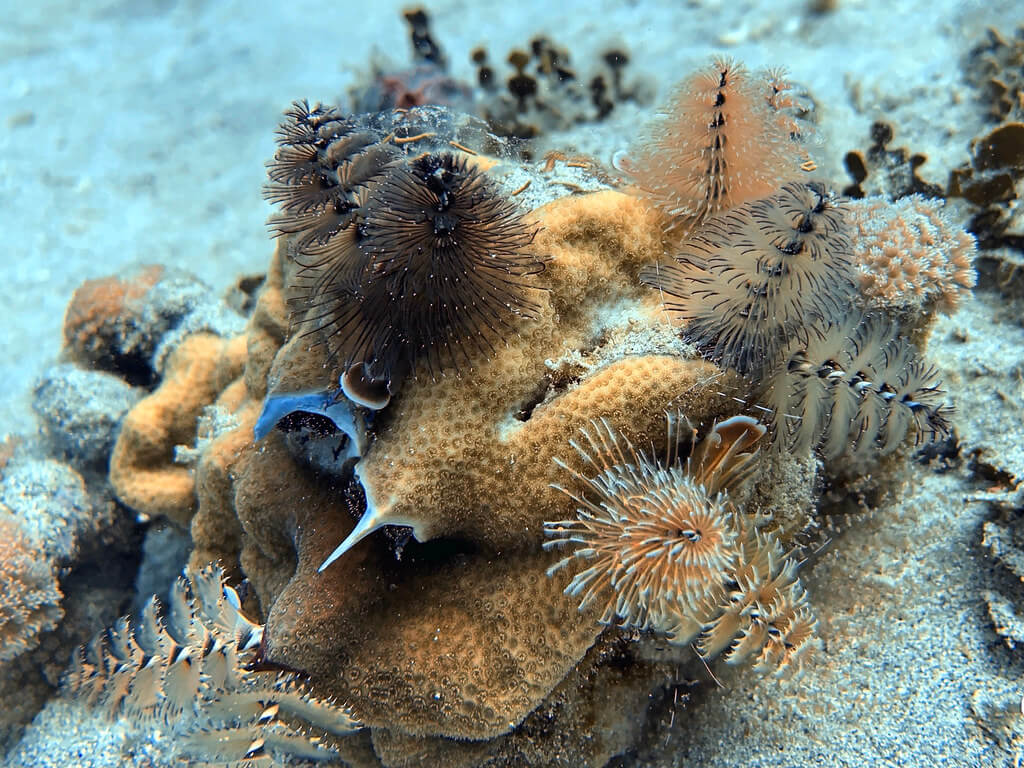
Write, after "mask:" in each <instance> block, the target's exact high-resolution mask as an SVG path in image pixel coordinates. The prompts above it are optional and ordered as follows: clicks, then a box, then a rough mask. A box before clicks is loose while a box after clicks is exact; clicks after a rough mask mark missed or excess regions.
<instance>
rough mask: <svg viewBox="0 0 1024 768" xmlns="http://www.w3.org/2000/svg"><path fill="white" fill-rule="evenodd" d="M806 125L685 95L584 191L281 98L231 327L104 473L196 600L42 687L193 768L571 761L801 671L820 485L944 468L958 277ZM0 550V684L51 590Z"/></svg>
mask: <svg viewBox="0 0 1024 768" xmlns="http://www.w3.org/2000/svg"><path fill="white" fill-rule="evenodd" d="M419 22H420V23H419V26H418V29H419V32H418V34H419V39H420V40H421V44H420V48H422V49H423V50H426V51H432V50H433V48H432V47H431V45H428V43H429V42H430V38H429V31H428V30H427V29H426V28H425V26H424V24H425V21H424V20H422V19H420V20H419ZM551 50H552V51H553V50H554V49H551ZM538 51H539V52H535V53H537V55H538V56H540V57H541V58H543V55H542V54H545V51H546V52H547V54H550V55H548V60H549V63H551V62H554V64H552V66H553V67H554V66H555V65H556V64H557V66H558V67H562V66H564V64H565V58H564V57H563V58H558V57H557V56H556V57H554V58H552V57H553V56H554V54H551V51H548V49H545V48H543V47H541V48H540V49H538ZM434 58H435V59H436V58H437V57H436V56H435V57H434ZM478 58H479V59H480V61H481V62H482V61H484V60H485V57H483V56H482V55H481V56H480V57H478ZM441 60H442V61H443V59H441ZM528 60H529V58H528V57H527V59H526V60H524V61H517V66H519V65H521V66H519V69H523V68H524V67H525V66H526V64H527V61H528ZM429 61H431V60H428V63H429ZM615 61H616V62H619V59H618V58H616V59H615ZM434 65H435V66H436V65H437V64H436V62H434ZM481 66H483V65H481ZM555 69H557V67H555ZM555 69H552V71H555ZM488 71H489V72H490V69H488ZM566 71H568V70H566ZM616 71H618V70H616ZM520 74H521V73H520ZM491 76H492V77H493V72H492V73H491ZM481 77H483V73H482V72H481ZM489 82H490V81H489ZM524 98H525V97H524ZM510 108H511V107H510ZM810 110H811V106H810V103H809V101H808V100H807V99H806V98H804V97H803V96H801V95H800V94H799V92H798V90H797V89H795V88H793V87H791V86H790V85H789V84H788V83H787V81H786V79H785V77H784V76H783V75H782V74H781V73H780V72H767V73H762V74H756V75H755V74H750V73H748V72H746V71H745V70H744V69H743V68H742V67H740V66H739V65H737V64H736V63H734V62H730V61H727V60H715V61H714V62H712V63H711V64H709V65H708V66H707V67H705V68H704V69H703V70H701V71H700V72H698V73H696V74H695V75H693V76H692V77H691V78H690V79H688V80H687V81H685V82H684V83H683V84H681V85H680V86H679V87H678V88H677V89H676V90H675V92H674V93H673V95H672V96H671V98H670V99H669V101H668V103H667V105H666V106H665V107H664V109H663V110H662V111H661V112H660V113H659V114H658V115H657V116H656V117H655V118H654V119H653V120H652V122H651V123H650V125H649V126H648V127H647V128H646V129H644V131H643V132H642V133H641V134H640V135H639V137H638V138H637V139H636V141H635V143H634V145H633V147H632V148H631V149H630V150H628V151H627V152H625V153H623V154H622V155H621V156H620V157H619V158H618V159H617V162H616V166H617V169H618V171H619V172H620V173H621V174H622V177H621V178H619V179H614V180H613V179H611V177H610V176H609V174H608V173H607V172H593V171H592V170H591V169H594V168H596V167H597V163H596V161H591V162H590V163H569V164H565V166H564V168H559V166H558V158H559V157H561V155H557V154H556V155H552V158H551V161H550V162H548V163H547V164H546V165H535V164H533V163H528V162H525V161H524V160H523V159H522V157H523V156H522V155H521V154H518V153H517V152H515V151H513V150H512V148H511V147H510V145H508V144H507V143H505V142H504V140H502V139H500V138H499V137H498V136H497V135H494V134H492V133H491V131H490V130H489V128H488V126H487V125H486V124H484V123H482V122H481V121H479V120H478V119H475V118H471V117H468V116H465V115H460V114H458V113H456V112H453V111H450V110H448V109H446V108H444V107H438V106H433V107H430V106H415V107H411V108H408V109H406V108H400V109H396V110H391V109H387V110H385V111H383V112H378V113H370V114H352V115H347V114H344V113H343V112H341V111H340V110H338V109H334V108H330V107H325V106H320V105H309V104H307V103H306V102H296V103H295V104H294V105H293V106H292V107H291V108H290V109H289V110H288V111H287V112H286V113H285V120H284V122H283V123H282V125H281V127H280V129H279V130H278V145H279V147H278V150H277V153H276V155H275V156H274V158H273V159H272V160H271V162H270V163H269V165H268V169H269V184H268V186H267V188H266V197H267V199H268V200H270V201H271V202H272V203H274V204H275V205H276V206H277V213H276V214H275V215H274V217H273V218H272V219H271V222H270V226H271V229H272V232H273V234H274V235H275V237H276V242H277V250H276V253H275V255H274V258H273V260H272V261H271V264H270V267H269V270H268V273H267V276H266V279H265V281H264V282H263V284H262V287H261V288H260V289H259V292H258V294H256V297H255V301H254V306H253V307H252V309H251V313H250V316H249V321H248V327H247V328H246V330H245V331H244V332H243V333H241V334H239V335H236V336H234V337H233V338H229V339H225V338H219V337H218V336H216V335H214V334H212V333H209V332H196V333H193V334H192V335H189V336H187V337H185V338H184V339H183V340H182V341H181V343H180V344H178V346H177V347H176V348H175V349H174V350H173V351H171V352H170V353H169V354H168V356H167V357H166V360H165V362H164V364H163V365H162V367H161V369H160V371H161V379H160V382H159V386H158V387H157V388H156V389H155V390H154V391H153V392H152V393H151V394H150V395H149V396H148V397H146V398H144V399H143V400H141V401H140V402H138V403H137V404H135V405H134V406H133V407H132V409H131V410H130V411H129V413H128V415H127V416H126V418H125V419H124V423H123V427H122V429H121V433H120V436H119V438H118V441H117V445H116V446H115V448H114V450H113V455H112V459H111V466H110V479H111V482H112V484H113V487H114V489H115V491H116V493H117V494H118V496H119V497H120V498H121V499H122V500H123V501H125V502H126V503H127V504H128V505H129V506H131V507H132V509H134V510H136V511H137V512H138V513H141V514H149V515H158V514H162V515H166V516H168V517H170V518H172V519H174V520H176V521H178V522H179V523H180V524H182V525H187V526H189V528H190V531H191V537H192V543H193V550H192V554H191V560H190V564H189V571H188V572H189V574H190V577H189V580H188V581H184V580H183V581H180V582H179V583H178V584H177V585H176V586H175V588H174V590H173V591H172V594H171V597H170V599H169V604H168V606H167V607H166V608H165V609H163V610H159V609H158V607H157V604H156V603H152V604H151V605H150V606H149V607H148V608H147V609H146V611H145V613H144V615H143V616H142V618H141V619H140V620H138V621H136V622H135V623H134V625H132V624H130V623H129V622H128V621H127V620H123V621H122V622H120V623H119V624H117V625H116V626H115V627H114V628H112V629H111V630H109V631H108V632H107V633H106V634H105V635H104V636H102V637H100V638H98V639H97V640H96V641H94V642H93V643H92V644H90V645H89V646H88V648H87V649H86V650H83V651H82V652H81V653H79V654H78V655H77V656H76V659H75V663H74V665H73V669H72V671H71V673H70V674H69V677H68V680H67V684H66V685H67V687H68V688H69V689H70V690H71V691H75V692H78V693H80V694H81V695H83V696H85V697H86V698H87V699H88V700H89V701H94V702H96V703H99V704H102V705H103V706H104V707H105V708H106V711H108V712H109V713H110V714H111V715H112V716H119V717H124V718H128V719H130V720H132V721H133V722H135V723H136V724H137V725H138V726H139V727H140V728H142V727H150V728H156V727H157V726H158V725H159V726H160V727H161V728H164V729H170V730H171V731H173V733H174V738H175V739H176V743H177V748H176V749H177V752H178V753H179V754H180V755H182V756H185V757H192V758H196V759H202V760H207V761H221V762H232V764H242V763H244V764H246V765H249V764H268V765H269V764H276V763H277V762H279V761H285V760H288V759H291V758H301V759H304V760H322V759H337V758H339V757H341V758H342V759H344V760H351V761H352V762H353V763H358V764H383V765H388V766H392V765H394V766H398V765H409V764H412V763H414V762H415V763H418V762H419V761H423V760H426V761H427V762H431V763H432V764H438V765H476V764H482V763H487V764H495V765H506V764H544V763H546V762H548V761H550V760H551V759H553V756H554V755H557V754H561V752H562V751H564V750H566V749H571V750H572V753H573V754H574V755H575V756H576V758H577V759H578V761H579V764H581V765H582V764H586V765H603V764H604V763H605V762H607V761H608V760H609V759H610V758H611V757H612V756H614V755H616V754H619V753H621V752H622V751H623V750H625V749H627V748H628V747H629V746H630V744H631V743H632V741H633V740H634V739H635V738H636V737H637V736H638V733H639V728H640V727H641V726H640V725H639V723H642V719H643V718H642V713H643V712H644V709H645V707H646V706H647V702H648V700H649V697H650V696H651V695H652V694H653V695H657V694H658V693H659V692H660V691H664V690H666V689H667V688H668V686H670V685H672V684H673V682H674V681H676V680H677V675H678V674H679V673H678V669H679V664H680V662H681V661H683V660H686V659H694V658H697V659H700V660H701V661H704V662H706V663H712V662H713V660H714V659H716V658H717V657H721V658H723V659H724V660H725V661H726V662H730V663H733V662H741V661H744V660H748V661H751V662H752V664H753V666H754V668H755V669H756V670H757V671H759V672H764V673H774V674H777V675H779V676H780V677H789V676H791V675H793V674H794V673H799V672H800V671H801V670H806V669H807V668H808V667H809V666H810V667H813V663H814V662H813V657H814V650H815V648H816V647H817V645H818V641H817V639H816V630H817V622H816V620H815V617H814V613H813V611H812V603H813V595H808V593H807V592H806V591H805V590H804V587H803V586H802V585H801V581H800V565H801V563H802V560H803V558H804V557H805V555H806V552H805V550H804V549H803V548H802V547H801V542H802V541H805V540H806V536H805V534H806V532H807V531H809V530H813V529H814V528H815V527H816V526H818V525H819V524H820V520H819V519H817V518H816V515H817V513H816V512H815V510H814V509H813V507H814V494H815V488H816V487H817V486H816V480H815V478H816V477H821V476H825V477H829V478H831V480H832V482H833V484H834V485H835V487H837V488H841V487H842V482H843V480H842V478H843V477H847V478H848V477H851V476H861V477H862V476H865V475H867V474H868V473H870V472H872V471H873V468H874V467H876V466H877V465H878V462H879V460H880V459H881V458H882V457H884V456H886V455H892V456H893V457H895V458H890V459H888V460H887V461H889V462H890V463H892V464H893V465H894V463H895V462H896V461H899V460H900V459H901V457H902V458H905V457H906V456H907V455H909V453H910V452H911V450H912V449H913V448H914V447H916V446H920V445H922V444H924V443H927V442H930V441H936V440H942V439H944V438H946V437H947V436H948V435H949V433H950V425H949V419H950V416H951V408H950V406H949V405H948V404H947V402H946V400H945V398H944V396H943V393H942V391H941V390H940V388H939V382H938V381H937V377H936V374H935V372H934V370H933V369H932V368H931V367H930V366H929V365H928V364H927V363H926V362H925V361H924V359H923V356H922V354H923V349H922V348H923V345H924V341H925V339H926V337H927V330H928V327H929V324H930V322H931V320H932V318H933V317H934V315H935V313H936V312H940V311H942V312H948V311H950V310H951V308H952V307H953V306H954V305H955V304H956V301H957V299H958V298H959V296H960V295H961V294H963V293H964V292H965V291H966V290H968V289H969V288H970V287H971V286H972V285H973V280H974V276H973V269H972V266H971V263H972V259H973V254H974V242H973V239H972V238H971V237H970V236H969V235H967V234H965V233H964V232H962V231H959V230H958V229H957V228H956V227H954V226H953V225H952V224H951V223H950V222H949V221H948V220H947V219H946V217H945V215H944V213H943V212H942V210H941V208H940V207H939V206H938V205H937V203H935V202H934V201H932V200H929V199H926V198H923V197H921V196H913V197H910V198H906V199H904V200H903V201H901V202H899V203H896V204H893V203H891V202H889V201H887V200H885V199H882V198H866V199H864V200H860V201H851V200H848V199H845V198H842V197H839V196H837V195H836V194H835V193H833V192H832V191H831V190H830V188H829V187H828V185H827V184H826V183H825V182H823V181H822V180H821V179H818V178H816V177H815V176H814V170H815V165H814V162H813V160H811V158H810V153H809V147H810V145H811V142H810V141H809V140H808V139H809V138H810V136H811V132H812V122H811V121H810V119H809V116H810ZM562 170H564V171H565V173H566V174H568V173H570V172H571V173H572V174H574V175H572V176H571V177H568V178H570V179H571V180H572V181H571V182H566V181H565V178H567V177H565V176H563V177H561V178H556V177H558V175H559V173H561V171H562ZM609 182H611V183H609ZM584 183H585V184H588V185H590V186H589V187H587V188H588V189H592V190H595V191H593V192H589V193H585V194H584V193H580V190H581V189H582V187H581V186H580V184H584ZM528 186H529V187H530V192H529V194H528V195H527V194H523V192H524V190H526V189H527V187H528ZM82 300H83V301H86V298H83V299H82ZM69 318H84V320H82V323H80V325H81V329H79V330H78V331H76V328H78V326H77V325H76V326H74V327H70V326H69V329H68V333H69V339H70V341H69V344H71V345H72V346H74V345H75V344H79V345H82V344H84V343H85V342H83V341H82V340H81V339H80V338H79V337H82V338H86V337H90V336H91V332H90V331H89V329H90V328H95V327H97V325H96V321H95V320H94V319H89V318H95V313H91V312H90V310H89V309H88V307H86V308H84V309H80V310H76V311H75V312H71V311H69ZM86 320H88V322H86ZM70 322H71V320H69V323H70ZM75 322H77V321H75ZM72 325H74V323H72ZM76 339H77V340H78V341H76ZM86 346H88V345H86ZM197 423H198V425H199V428H198V430H197V426H196V425H197ZM182 445H184V446H187V448H185V449H179V451H178V454H177V461H175V460H174V459H173V458H172V457H173V456H174V449H175V446H182ZM840 461H841V462H842V470H840V468H839V467H840V464H839V462H840ZM183 462H186V464H187V465H183ZM188 462H190V464H188ZM783 470H792V471H783ZM879 474H882V475H884V474H885V473H879ZM783 476H784V477H786V478H787V480H785V481H784V482H780V481H778V480H777V478H779V477H783ZM773 478H775V479H773ZM800 499H804V500H805V501H803V502H801V501H800ZM3 538H4V539H5V541H7V544H6V546H7V547H8V548H9V549H10V550H11V554H10V555H9V556H5V557H4V568H5V569H6V570H7V571H11V572H12V573H11V574H8V576H7V577H6V581H7V582H8V583H13V584H18V585H20V586H19V588H20V589H21V590H22V591H21V593H20V594H21V595H22V598H21V599H22V602H23V603H24V609H23V611H22V612H21V613H20V614H18V616H17V617H15V619H14V620H12V621H8V622H6V624H0V629H2V631H3V632H4V637H5V638H7V640H5V649H7V648H9V647H23V646H25V645H26V644H28V643H30V642H31V641H32V637H34V635H35V634H36V633H38V632H39V631H40V630H41V629H42V628H44V627H47V626H50V625H52V624H53V623H54V621H55V620H56V618H57V617H58V616H59V611H60V609H59V608H58V604H59V600H60V594H59V592H58V591H57V590H56V587H55V585H54V584H53V579H52V569H51V567H50V565H49V564H46V565H45V567H44V566H43V565H40V564H38V563H33V562H32V561H30V560H28V559H26V558H24V557H22V556H21V555H20V554H18V552H19V550H18V547H19V546H20V544H19V541H20V540H19V539H18V538H17V537H6V536H5V537H3ZM213 562H217V563H219V565H218V566H211V565H210V563H213ZM243 578H244V579H245V580H246V585H247V591H246V593H245V594H246V595H247V597H246V600H245V601H242V600H241V599H240V597H239V593H238V592H236V591H235V590H234V589H233V588H232V587H231V586H229V583H240V582H241V580H242V579H243ZM243 605H244V608H245V610H244V611H243ZM247 614H248V615H250V616H260V617H261V618H262V620H263V623H262V624H261V623H257V622H255V621H253V620H251V619H249V618H246V615H247ZM12 643H13V644H14V645H13V646H12V645H11V644H12ZM612 689H614V691H615V695H614V696H609V695H607V694H606V693H605V692H606V691H609V690H612ZM612 700H614V706H613V705H611V704H608V703H607V702H608V701H612ZM588 723H591V724H594V723H597V724H600V727H596V726H595V727H593V728H591V727H589V726H588V725H587V724H588ZM677 725H678V724H677ZM517 761H518V762H517Z"/></svg>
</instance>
